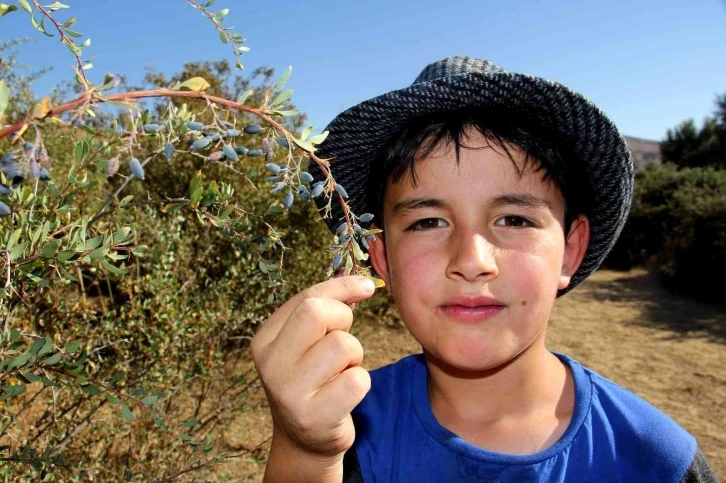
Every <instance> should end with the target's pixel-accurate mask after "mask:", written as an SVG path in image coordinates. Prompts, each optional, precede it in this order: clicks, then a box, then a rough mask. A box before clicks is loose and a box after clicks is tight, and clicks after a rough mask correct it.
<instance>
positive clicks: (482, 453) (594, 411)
mask: <svg viewBox="0 0 726 483" xmlns="http://www.w3.org/2000/svg"><path fill="white" fill-rule="evenodd" d="M555 355H556V356H557V357H559V358H560V360H562V361H563V362H564V363H566V364H567V365H568V366H569V367H570V369H571V370H572V375H573V378H574V385H575V407H574V411H573V414H572V419H571V421H570V424H569V426H568V427H567V430H566V431H565V433H564V434H563V435H562V436H561V437H560V439H559V441H557V442H556V443H555V444H554V445H553V446H551V447H549V448H547V449H545V450H544V451H541V452H539V453H535V454H529V455H510V454H504V453H497V452H493V451H487V450H485V449H482V448H479V447H477V446H474V445H472V444H470V443H467V442H466V441H464V440H463V439H461V438H459V437H458V436H457V435H456V434H454V433H452V432H451V431H449V430H448V429H446V428H444V427H443V426H441V425H440V424H439V423H438V421H437V420H436V417H435V416H434V414H433V412H432V410H431V406H430V404H429V400H428V395H427V368H426V363H425V361H424V357H423V355H422V354H416V355H412V356H408V357H405V358H403V359H401V360H400V361H398V362H396V363H394V364H390V365H388V366H385V367H381V368H379V369H376V370H374V371H371V373H370V374H371V380H372V386H371V390H370V391H369V392H368V394H367V395H366V397H365V398H364V399H363V401H361V403H360V404H359V405H358V406H357V407H356V408H355V410H354V411H353V413H352V415H353V421H354V423H355V428H356V439H355V444H354V446H353V449H354V450H355V453H356V455H357V459H358V463H359V464H360V474H361V476H362V478H363V481H364V482H365V483H384V482H385V483H395V482H418V483H426V482H431V483H433V482H435V483H442V482H478V481H492V482H494V481H507V482H509V481H517V482H518V481H522V482H529V481H541V482H563V483H564V482H578V483H581V482H583V481H588V482H620V481H622V482H659V483H661V482H662V483H666V482H673V483H677V482H679V481H680V480H681V477H682V476H683V475H684V474H685V473H686V470H688V469H689V465H690V464H691V462H692V461H693V459H694V454H695V453H696V449H697V445H696V440H695V438H694V437H693V436H691V435H690V434H689V433H687V432H686V431H685V430H684V429H683V428H681V427H680V426H678V424H676V423H675V422H674V421H673V420H672V419H670V418H669V417H668V416H666V415H665V414H663V413H662V412H660V411H659V410H657V409H656V408H655V407H653V406H652V405H650V404H649V403H648V402H646V401H644V400H643V399H641V398H640V397H638V396H636V395H635V394H633V393H632V392H630V391H628V390H626V389H624V388H622V387H620V386H618V385H617V384H615V383H613V382H611V381H609V380H607V379H605V378H604V377H603V376H601V375H599V374H597V373H595V372H594V371H591V370H590V369H587V368H585V367H583V366H582V365H580V364H579V363H578V362H577V361H575V360H573V359H571V358H570V357H568V356H566V355H563V354H558V353H555Z"/></svg>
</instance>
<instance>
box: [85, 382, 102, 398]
mask: <svg viewBox="0 0 726 483" xmlns="http://www.w3.org/2000/svg"><path fill="white" fill-rule="evenodd" d="M81 391H83V392H85V393H86V394H92V395H94V396H98V395H99V394H101V390H100V389H99V388H98V387H96V386H94V385H93V384H88V385H85V386H81Z"/></svg>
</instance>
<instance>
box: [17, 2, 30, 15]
mask: <svg viewBox="0 0 726 483" xmlns="http://www.w3.org/2000/svg"><path fill="white" fill-rule="evenodd" d="M18 3H19V4H20V6H21V7H23V10H25V11H26V12H28V13H31V12H32V11H33V10H32V9H31V8H30V4H28V0H18Z"/></svg>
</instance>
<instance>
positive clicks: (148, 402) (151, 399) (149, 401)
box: [141, 394, 159, 406]
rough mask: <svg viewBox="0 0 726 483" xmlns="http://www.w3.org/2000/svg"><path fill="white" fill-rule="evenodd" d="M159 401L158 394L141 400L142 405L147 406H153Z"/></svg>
mask: <svg viewBox="0 0 726 483" xmlns="http://www.w3.org/2000/svg"><path fill="white" fill-rule="evenodd" d="M157 399H159V396H158V395H156V394H151V395H149V396H146V397H145V398H144V399H142V400H141V404H143V405H145V406H151V405H152V404H154V403H155V402H156V400H157Z"/></svg>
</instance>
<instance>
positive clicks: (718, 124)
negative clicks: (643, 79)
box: [660, 94, 726, 169]
mask: <svg viewBox="0 0 726 483" xmlns="http://www.w3.org/2000/svg"><path fill="white" fill-rule="evenodd" d="M660 150H661V156H662V159H663V161H664V162H671V163H674V164H676V165H677V166H679V167H682V168H701V167H705V166H712V167H715V168H718V169H725V168H726V94H723V95H721V96H719V97H717V98H716V112H715V116H714V117H708V118H706V120H705V121H704V124H703V127H702V128H701V129H700V130H699V129H698V128H697V127H696V125H695V123H694V122H693V119H689V120H687V121H683V122H682V123H681V124H680V125H679V126H677V127H675V128H673V129H669V130H668V132H667V133H666V139H665V141H663V142H662V143H661V146H660Z"/></svg>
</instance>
